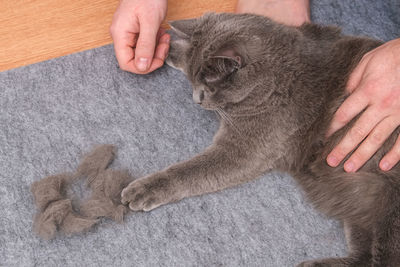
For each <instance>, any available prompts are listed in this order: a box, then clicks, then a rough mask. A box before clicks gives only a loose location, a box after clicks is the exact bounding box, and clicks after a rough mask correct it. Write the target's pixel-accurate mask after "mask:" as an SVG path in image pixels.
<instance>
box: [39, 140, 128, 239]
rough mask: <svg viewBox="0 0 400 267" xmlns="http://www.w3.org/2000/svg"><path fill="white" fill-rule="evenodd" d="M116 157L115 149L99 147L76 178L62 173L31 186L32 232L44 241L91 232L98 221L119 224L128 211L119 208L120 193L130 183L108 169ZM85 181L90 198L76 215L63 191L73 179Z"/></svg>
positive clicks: (123, 174) (124, 173) (122, 176)
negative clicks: (34, 215) (32, 200)
mask: <svg viewBox="0 0 400 267" xmlns="http://www.w3.org/2000/svg"><path fill="white" fill-rule="evenodd" d="M114 157H115V147H114V146H112V145H101V146H98V147H96V148H95V149H94V150H93V151H92V152H90V153H89V154H88V155H87V156H86V157H85V158H84V159H83V160H82V162H81V163H80V165H79V166H78V169H77V171H76V173H75V174H69V173H62V174H58V175H53V176H48V177H45V178H43V179H41V180H39V181H36V182H34V183H33V184H32V186H31V192H32V194H33V196H34V199H35V205H36V207H37V208H38V210H39V212H38V213H37V215H36V217H35V220H34V231H35V232H36V233H37V234H38V235H39V236H40V237H42V238H43V239H46V240H49V239H52V238H54V237H55V235H56V233H57V231H60V232H63V233H65V234H75V233H80V232H83V231H86V230H88V229H90V228H91V227H92V226H93V225H94V224H96V223H97V222H98V219H99V218H100V217H108V218H111V219H113V220H115V221H118V222H122V221H123V218H124V214H125V213H126V212H127V208H126V207H125V206H124V205H122V204H121V197H120V195H121V191H122V189H123V188H124V187H125V186H126V185H127V184H128V183H129V182H130V181H131V180H132V178H131V177H130V175H129V174H128V172H126V171H117V170H112V169H108V168H107V167H108V166H109V164H110V163H111V162H112V161H113V159H114ZM83 177H86V178H87V180H86V181H87V183H86V184H87V186H88V187H89V188H90V189H91V196H90V198H89V199H87V200H86V201H84V202H83V203H82V205H81V206H80V207H79V209H78V210H79V212H77V211H75V209H74V207H73V205H72V201H71V199H68V198H67V195H66V189H67V187H68V186H69V185H70V184H71V183H72V182H73V181H75V180H76V179H79V178H83Z"/></svg>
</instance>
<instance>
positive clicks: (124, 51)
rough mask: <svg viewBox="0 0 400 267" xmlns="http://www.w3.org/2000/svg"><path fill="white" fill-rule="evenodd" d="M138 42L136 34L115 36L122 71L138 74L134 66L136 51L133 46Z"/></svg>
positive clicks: (115, 46)
mask: <svg viewBox="0 0 400 267" xmlns="http://www.w3.org/2000/svg"><path fill="white" fill-rule="evenodd" d="M135 42H136V34H133V33H125V34H124V35H122V36H115V38H114V50H115V55H116V57H117V60H118V64H119V66H120V68H121V69H123V70H126V71H131V72H136V71H137V70H136V67H135V65H134V61H133V60H134V58H135V51H134V49H133V46H134V45H135Z"/></svg>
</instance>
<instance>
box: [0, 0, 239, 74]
mask: <svg viewBox="0 0 400 267" xmlns="http://www.w3.org/2000/svg"><path fill="white" fill-rule="evenodd" d="M235 3H236V0H203V1H201V0H196V1H195V0H192V1H190V0H170V1H169V2H168V15H167V18H166V21H168V20H175V19H183V18H191V17H197V16H200V15H202V14H203V13H204V12H207V11H216V12H231V11H233V10H234V6H235ZM117 5H118V1H117V0H70V1H65V0H13V1H10V0H0V36H1V38H0V71H3V70H7V69H11V68H15V67H19V66H24V65H28V64H32V63H35V62H40V61H44V60H47V59H51V58H55V57H59V56H63V55H67V54H71V53H75V52H78V51H83V50H87V49H91V48H95V47H99V46H103V45H106V44H110V43H112V39H111V38H110V35H109V27H110V24H111V20H112V16H113V14H114V11H115V9H116V7H117Z"/></svg>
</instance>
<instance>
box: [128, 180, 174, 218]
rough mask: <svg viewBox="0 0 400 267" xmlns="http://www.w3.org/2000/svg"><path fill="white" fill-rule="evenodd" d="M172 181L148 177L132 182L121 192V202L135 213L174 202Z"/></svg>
mask: <svg viewBox="0 0 400 267" xmlns="http://www.w3.org/2000/svg"><path fill="white" fill-rule="evenodd" d="M169 188H171V187H170V181H169V180H168V179H167V178H162V177H147V178H142V179H138V180H135V181H133V182H131V183H130V184H129V185H128V186H127V187H125V189H124V190H122V192H121V202H122V203H123V204H129V208H130V209H131V210H133V211H140V210H143V211H149V210H152V209H155V208H157V207H158V206H160V205H163V204H166V203H168V202H170V201H172V198H171V196H172V192H170V191H171V190H170V189H169Z"/></svg>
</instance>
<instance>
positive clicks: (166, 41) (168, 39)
mask: <svg viewBox="0 0 400 267" xmlns="http://www.w3.org/2000/svg"><path fill="white" fill-rule="evenodd" d="M169 41H171V37H169V36H167V37H166V38H165V43H167V44H169Z"/></svg>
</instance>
